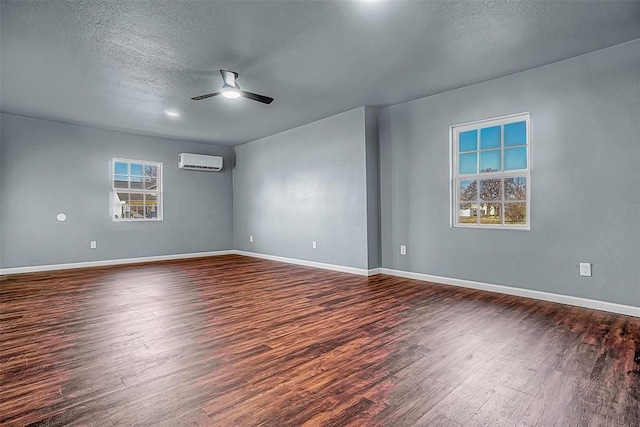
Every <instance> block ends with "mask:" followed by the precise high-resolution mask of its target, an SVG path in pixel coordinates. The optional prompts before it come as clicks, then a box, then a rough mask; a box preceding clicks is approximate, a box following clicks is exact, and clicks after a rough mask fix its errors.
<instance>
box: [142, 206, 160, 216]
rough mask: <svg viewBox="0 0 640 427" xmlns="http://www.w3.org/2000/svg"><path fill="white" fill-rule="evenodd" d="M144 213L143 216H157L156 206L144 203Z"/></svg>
mask: <svg viewBox="0 0 640 427" xmlns="http://www.w3.org/2000/svg"><path fill="white" fill-rule="evenodd" d="M144 214H145V218H152V219H155V218H158V207H157V206H149V205H145V206H144Z"/></svg>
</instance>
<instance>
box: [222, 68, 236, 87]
mask: <svg viewBox="0 0 640 427" xmlns="http://www.w3.org/2000/svg"><path fill="white" fill-rule="evenodd" d="M220 74H221V75H222V80H224V84H225V85H227V86H231V87H237V85H236V79H237V78H238V73H236V72H235V71H228V70H220Z"/></svg>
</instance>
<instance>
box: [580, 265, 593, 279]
mask: <svg viewBox="0 0 640 427" xmlns="http://www.w3.org/2000/svg"><path fill="white" fill-rule="evenodd" d="M580 275H581V276H585V277H591V263H588V262H581V263H580Z"/></svg>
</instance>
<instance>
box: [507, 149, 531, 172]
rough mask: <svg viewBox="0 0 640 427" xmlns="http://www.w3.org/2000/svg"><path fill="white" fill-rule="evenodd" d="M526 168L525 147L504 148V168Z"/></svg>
mask: <svg viewBox="0 0 640 427" xmlns="http://www.w3.org/2000/svg"><path fill="white" fill-rule="evenodd" d="M526 168H527V147H518V148H508V149H506V150H504V170H506V171H511V170H518V169H526Z"/></svg>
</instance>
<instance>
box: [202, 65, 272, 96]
mask: <svg viewBox="0 0 640 427" xmlns="http://www.w3.org/2000/svg"><path fill="white" fill-rule="evenodd" d="M220 74H222V80H224V84H223V85H222V89H220V92H214V93H208V94H206V95H200V96H196V97H193V98H191V99H193V100H194V101H200V100H201V99H207V98H211V97H212V96H218V95H222V96H224V97H225V98H240V97H243V98H249V99H253V100H254V101H258V102H262V103H263V104H271V102H273V98H270V97H268V96H264V95H258V94H257V93H251V92H246V91H244V90H242V89H240V86H238V83H236V79H237V78H238V73H236V72H234V71H228V70H220Z"/></svg>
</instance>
